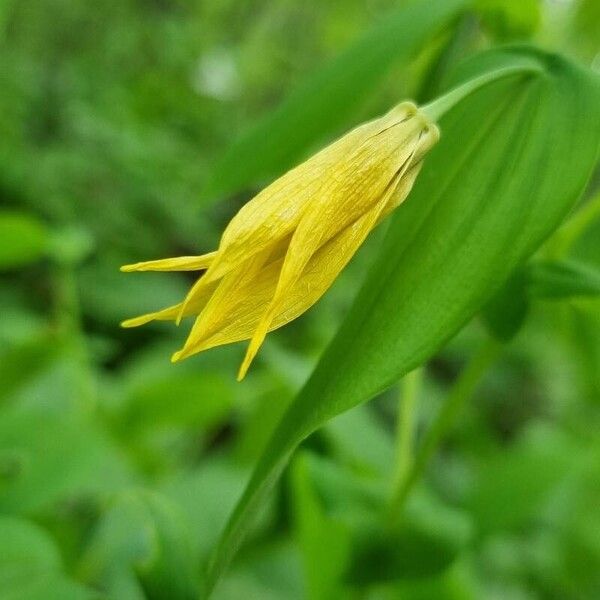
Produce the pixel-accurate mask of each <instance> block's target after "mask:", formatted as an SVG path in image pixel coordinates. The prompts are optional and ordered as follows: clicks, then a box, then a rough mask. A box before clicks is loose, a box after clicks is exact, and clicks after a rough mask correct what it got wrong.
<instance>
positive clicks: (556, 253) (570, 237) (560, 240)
mask: <svg viewBox="0 0 600 600" xmlns="http://www.w3.org/2000/svg"><path fill="white" fill-rule="evenodd" d="M598 218H600V193H598V194H596V196H594V197H593V198H592V199H591V200H590V201H589V202H587V203H586V204H585V206H583V208H581V209H580V210H579V211H578V212H576V213H575V215H573V217H571V218H570V219H569V220H568V221H567V223H566V224H565V225H564V226H563V227H561V228H560V229H559V230H558V231H557V232H556V233H555V234H554V236H553V237H552V238H551V239H550V240H549V242H548V252H549V254H550V255H551V257H552V258H555V259H558V258H564V256H565V255H566V254H567V253H568V252H569V250H570V249H571V246H572V245H573V244H574V243H575V241H576V240H577V239H578V238H579V237H580V236H581V235H582V234H583V233H584V232H585V231H586V229H587V228H588V227H590V226H591V225H592V223H593V222H594V221H595V220H596V219H598Z"/></svg>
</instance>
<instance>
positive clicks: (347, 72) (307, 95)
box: [204, 0, 466, 197]
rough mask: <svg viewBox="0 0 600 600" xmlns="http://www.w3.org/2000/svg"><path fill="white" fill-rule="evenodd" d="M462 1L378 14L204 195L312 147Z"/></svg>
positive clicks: (284, 164)
mask: <svg viewBox="0 0 600 600" xmlns="http://www.w3.org/2000/svg"><path fill="white" fill-rule="evenodd" d="M465 4H466V0H414V1H412V2H410V3H408V4H407V5H406V6H404V7H402V8H401V9H399V10H398V11H396V12H394V13H391V14H388V15H386V16H385V17H383V18H382V19H381V23H380V24H378V25H376V26H375V27H373V29H372V30H371V31H368V32H367V33H365V34H364V36H363V37H362V38H361V39H360V40H358V42H356V43H355V44H354V45H353V46H351V47H350V48H348V50H346V51H345V52H344V53H343V54H341V55H340V56H339V57H338V58H337V59H335V60H333V61H332V62H330V63H329V64H327V65H326V66H325V67H323V68H322V69H321V70H319V71H317V72H316V73H315V74H314V75H311V76H310V77H309V78H308V79H307V80H306V81H304V82H303V83H302V84H301V85H300V86H299V87H298V88H297V90H296V91H295V92H293V93H292V94H291V95H290V96H289V97H288V98H287V99H286V100H284V102H283V103H282V104H281V105H280V106H279V107H278V108H276V109H275V110H274V111H273V112H272V113H270V114H267V115H266V116H265V117H264V118H263V119H262V120H260V121H259V122H258V123H257V124H256V125H255V126H253V127H252V128H251V129H250V130H248V131H247V132H246V133H245V134H243V135H242V136H241V137H240V139H239V140H238V141H237V142H235V143H234V144H233V146H231V147H230V148H229V149H228V150H227V151H226V152H225V154H224V155H223V156H222V157H221V158H220V159H219V160H218V161H217V162H216V164H215V166H214V167H213V170H212V171H211V174H210V177H209V180H208V182H207V184H206V187H205V190H204V194H205V196H208V197H213V196H222V195H226V194H228V193H231V192H235V191H237V190H239V189H240V188H243V187H244V186H246V185H248V184H254V183H257V182H259V181H261V180H263V179H266V178H267V177H269V176H271V175H273V174H274V173H279V172H282V171H285V170H287V169H288V168H289V167H291V166H292V165H293V163H294V162H295V161H296V160H297V159H298V158H299V157H300V156H301V155H302V154H303V153H305V152H306V150H307V149H308V148H309V147H310V146H311V145H313V144H315V143H316V142H318V141H320V140H321V139H322V138H323V137H324V135H326V134H328V133H332V132H336V131H337V129H338V128H339V127H340V126H341V125H343V124H344V123H345V122H346V121H347V120H348V118H349V117H351V116H352V115H353V113H355V112H356V109H357V107H360V105H361V104H362V103H363V102H364V100H365V99H366V98H367V97H368V96H369V95H370V94H371V93H372V91H373V88H374V87H375V86H376V85H377V84H378V83H379V82H380V81H381V79H382V78H383V77H384V76H385V74H386V73H387V72H388V71H389V70H390V68H391V66H392V65H393V64H394V63H396V62H398V61H400V60H402V59H406V58H408V57H409V56H410V55H412V54H414V53H415V51H416V50H417V48H418V47H419V45H420V44H423V42H424V41H425V40H426V39H427V38H428V37H430V36H432V35H433V34H434V33H435V32H436V31H438V30H439V29H440V27H441V26H442V25H443V24H444V23H446V22H447V21H448V20H449V19H451V18H452V17H453V16H454V15H456V14H457V13H458V11H459V10H460V9H461V8H462V7H464V5H465ZM408 24H410V26H407V25H408Z"/></svg>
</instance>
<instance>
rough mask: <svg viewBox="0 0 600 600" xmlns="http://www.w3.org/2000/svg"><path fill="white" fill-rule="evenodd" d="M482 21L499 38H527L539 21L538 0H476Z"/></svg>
mask: <svg viewBox="0 0 600 600" xmlns="http://www.w3.org/2000/svg"><path fill="white" fill-rule="evenodd" d="M475 6H476V8H477V10H478V11H479V13H480V14H481V16H482V19H483V23H484V25H486V26H487V27H488V29H490V31H491V32H492V33H493V34H494V36H495V37H496V38H497V39H499V40H505V41H506V40H515V39H518V38H528V37H530V36H531V35H532V34H533V33H535V31H536V29H537V28H538V26H539V24H540V21H541V16H542V15H541V7H540V2H539V0H519V2H515V1H514V0H476V4H475Z"/></svg>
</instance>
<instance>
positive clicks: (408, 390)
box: [394, 369, 423, 490]
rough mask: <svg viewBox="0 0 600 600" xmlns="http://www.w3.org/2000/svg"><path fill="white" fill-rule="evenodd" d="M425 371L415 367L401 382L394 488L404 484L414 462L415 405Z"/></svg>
mask: <svg viewBox="0 0 600 600" xmlns="http://www.w3.org/2000/svg"><path fill="white" fill-rule="evenodd" d="M422 379H423V373H422V370H421V369H415V370H414V371H412V372H411V373H409V374H408V375H406V377H404V379H402V382H401V384H400V388H401V389H400V394H399V395H398V420H397V428H396V472H395V475H394V489H395V490H397V489H399V488H400V487H401V486H402V482H403V481H404V480H405V479H406V477H407V475H408V473H409V472H410V467H411V466H412V463H413V444H414V433H415V424H416V419H415V406H416V403H417V398H418V395H419V390H420V388H421V382H422Z"/></svg>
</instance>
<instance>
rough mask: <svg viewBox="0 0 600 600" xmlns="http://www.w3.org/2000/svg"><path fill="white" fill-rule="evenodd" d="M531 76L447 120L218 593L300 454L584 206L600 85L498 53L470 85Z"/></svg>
mask: <svg viewBox="0 0 600 600" xmlns="http://www.w3.org/2000/svg"><path fill="white" fill-rule="evenodd" d="M519 63H521V64H529V65H537V66H538V67H539V69H540V71H539V73H537V74H532V73H530V74H529V75H527V76H523V75H520V76H513V77H510V78H505V79H503V80H501V81H497V82H495V83H494V84H490V85H488V86H486V87H484V88H482V89H481V90H479V91H478V92H477V93H475V94H473V95H472V96H470V97H469V98H468V99H466V100H464V101H463V102H461V103H460V104H458V105H457V106H456V107H455V108H454V109H453V110H451V111H450V112H449V113H448V114H446V115H445V117H444V118H442V120H441V123H440V125H441V130H442V140H441V141H440V143H439V145H438V146H437V148H435V149H434V150H433V152H432V154H431V156H430V157H429V158H428V159H427V160H426V164H425V167H424V169H423V172H422V174H421V177H420V179H419V180H418V181H417V184H416V186H415V189H414V191H413V193H412V195H411V197H410V199H409V200H408V201H407V202H406V203H405V204H404V205H403V206H402V207H401V208H400V209H399V210H398V211H397V213H396V215H395V218H394V219H393V220H392V223H391V226H390V229H389V231H388V235H387V238H386V240H385V242H384V244H383V248H382V250H381V254H380V256H379V259H378V260H377V261H376V262H375V263H374V265H373V266H372V268H371V270H370V273H369V277H368V278H367V281H366V283H365V285H364V286H363V289H362V290H361V292H360V293H359V295H358V297H357V299H356V301H355V303H354V305H353V307H352V309H351V311H350V313H349V314H348V316H347V318H346V320H345V321H344V323H343V324H342V327H341V328H340V330H339V332H338V334H337V335H336V337H335V338H334V340H333V341H332V343H331V344H330V345H329V347H328V348H327V350H326V351H325V353H324V355H323V356H322V358H321V360H320V362H319V364H318V365H317V367H316V369H315V371H314V372H313V374H312V376H311V377H310V379H309V380H308V382H307V383H306V384H305V386H304V388H303V389H302V390H301V392H300V393H299V395H298V396H297V397H296V399H295V400H294V401H293V402H292V404H291V405H290V407H289V408H288V410H287V412H286V413H285V414H284V416H283V418H282V420H281V422H280V424H279V426H278V428H277V429H276V430H275V432H274V434H273V436H272V438H271V441H270V443H269V444H268V446H267V447H266V449H265V451H264V453H263V454H262V456H261V458H260V459H259V461H258V464H257V466H256V468H255V471H254V473H253V476H252V478H251V480H250V482H249V484H248V487H247V488H246V491H245V493H244V495H243V496H242V498H241V500H240V502H239V503H238V505H237V507H236V510H235V511H234V514H233V516H232V517H231V519H230V522H229V524H228V527H227V529H226V531H225V533H224V535H223V538H222V540H221V543H220V545H219V546H218V548H217V552H216V555H215V557H214V560H213V562H212V563H211V566H210V570H209V574H208V579H207V584H208V585H207V589H208V590H209V591H210V589H211V587H212V586H213V585H214V584H215V582H216V580H217V579H218V578H219V577H220V575H221V574H222V572H223V570H224V569H225V568H226V566H227V564H228V562H229V561H230V560H231V558H232V556H233V555H234V554H235V552H236V550H237V549H238V547H239V546H240V544H241V542H242V540H243V538H244V535H245V532H246V530H247V528H248V526H249V523H250V522H251V520H252V519H251V517H252V516H253V515H254V513H255V512H256V511H257V510H258V509H259V507H260V506H261V505H262V503H263V501H264V498H265V495H266V494H267V492H268V491H269V489H270V488H271V486H272V485H273V484H274V482H275V481H276V479H277V477H278V476H279V474H280V473H281V471H282V470H283V468H284V467H285V465H286V463H287V460H288V458H289V456H290V455H291V453H292V452H293V451H294V449H295V448H296V447H297V446H298V444H299V443H300V442H301V441H302V440H303V439H304V438H305V437H306V436H307V435H309V434H310V433H311V432H312V431H314V430H315V429H317V428H318V427H320V426H321V425H322V424H323V423H325V422H326V421H327V420H328V419H330V418H332V417H333V416H335V415H337V414H339V413H341V412H343V411H345V410H348V409H349V408H351V407H353V406H355V405H357V404H360V403H361V402H365V401H366V400H369V399H370V398H372V397H373V396H374V395H376V394H377V393H378V392H380V391H382V390H384V389H386V388H387V387H389V386H390V385H392V384H393V383H394V382H396V381H397V380H398V378H400V377H401V376H403V375H404V374H406V373H407V372H409V371H411V370H412V369H414V368H415V367H416V366H418V365H420V364H422V363H423V362H424V361H426V360H427V359H428V358H430V357H431V356H432V355H433V354H435V352H437V350H439V348H440V347H441V346H442V345H443V344H444V343H445V342H446V341H447V340H448V339H449V338H450V337H452V336H453V335H454V334H455V333H456V332H457V331H458V330H459V329H460V328H461V327H462V326H463V325H464V324H466V323H467V322H468V321H469V319H471V318H472V317H473V316H474V315H475V314H476V313H477V312H478V311H479V310H480V309H481V308H482V306H483V305H484V304H485V303H486V302H487V301H488V300H489V299H490V297H491V296H492V295H493V294H494V293H495V292H497V290H498V289H499V287H500V286H501V285H502V283H503V282H504V281H505V280H506V279H507V278H508V277H509V275H510V274H511V272H512V271H513V270H514V269H515V268H516V267H517V266H518V265H519V264H520V263H522V262H523V260H524V259H525V258H526V257H527V256H529V255H531V254H532V252H533V251H534V250H535V249H536V248H537V247H538V246H539V245H540V243H541V242H542V241H543V240H544V239H545V238H546V237H547V236H548V235H549V234H550V233H551V232H552V231H553V230H554V229H556V227H557V226H558V225H559V223H560V222H561V220H562V219H563V218H564V216H565V214H566V213H567V212H568V211H569V209H571V208H572V206H573V205H574V203H575V202H576V201H577V199H578V198H579V196H580V194H581V192H582V190H583V189H584V187H585V185H586V182H587V180H588V177H589V174H590V172H591V170H592V168H593V166H594V164H595V162H596V159H597V155H598V140H599V139H600V86H599V84H598V81H597V80H596V79H594V78H593V76H592V75H591V74H589V73H588V72H586V71H583V70H581V69H579V68H578V67H576V66H574V65H572V64H570V63H569V62H567V61H566V60H564V59H562V58H561V57H559V56H555V55H547V54H544V53H542V52H540V51H536V50H531V49H527V48H507V49H503V50H500V51H493V52H488V53H485V54H483V55H481V56H479V57H477V58H476V59H475V60H474V61H471V63H469V64H467V65H466V66H465V67H464V68H463V69H462V70H461V74H460V75H461V76H460V79H466V78H470V77H472V76H475V75H477V74H480V73H481V72H482V71H487V70H490V69H497V68H499V67H502V66H507V65H514V64H519ZM453 83H456V82H453Z"/></svg>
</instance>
